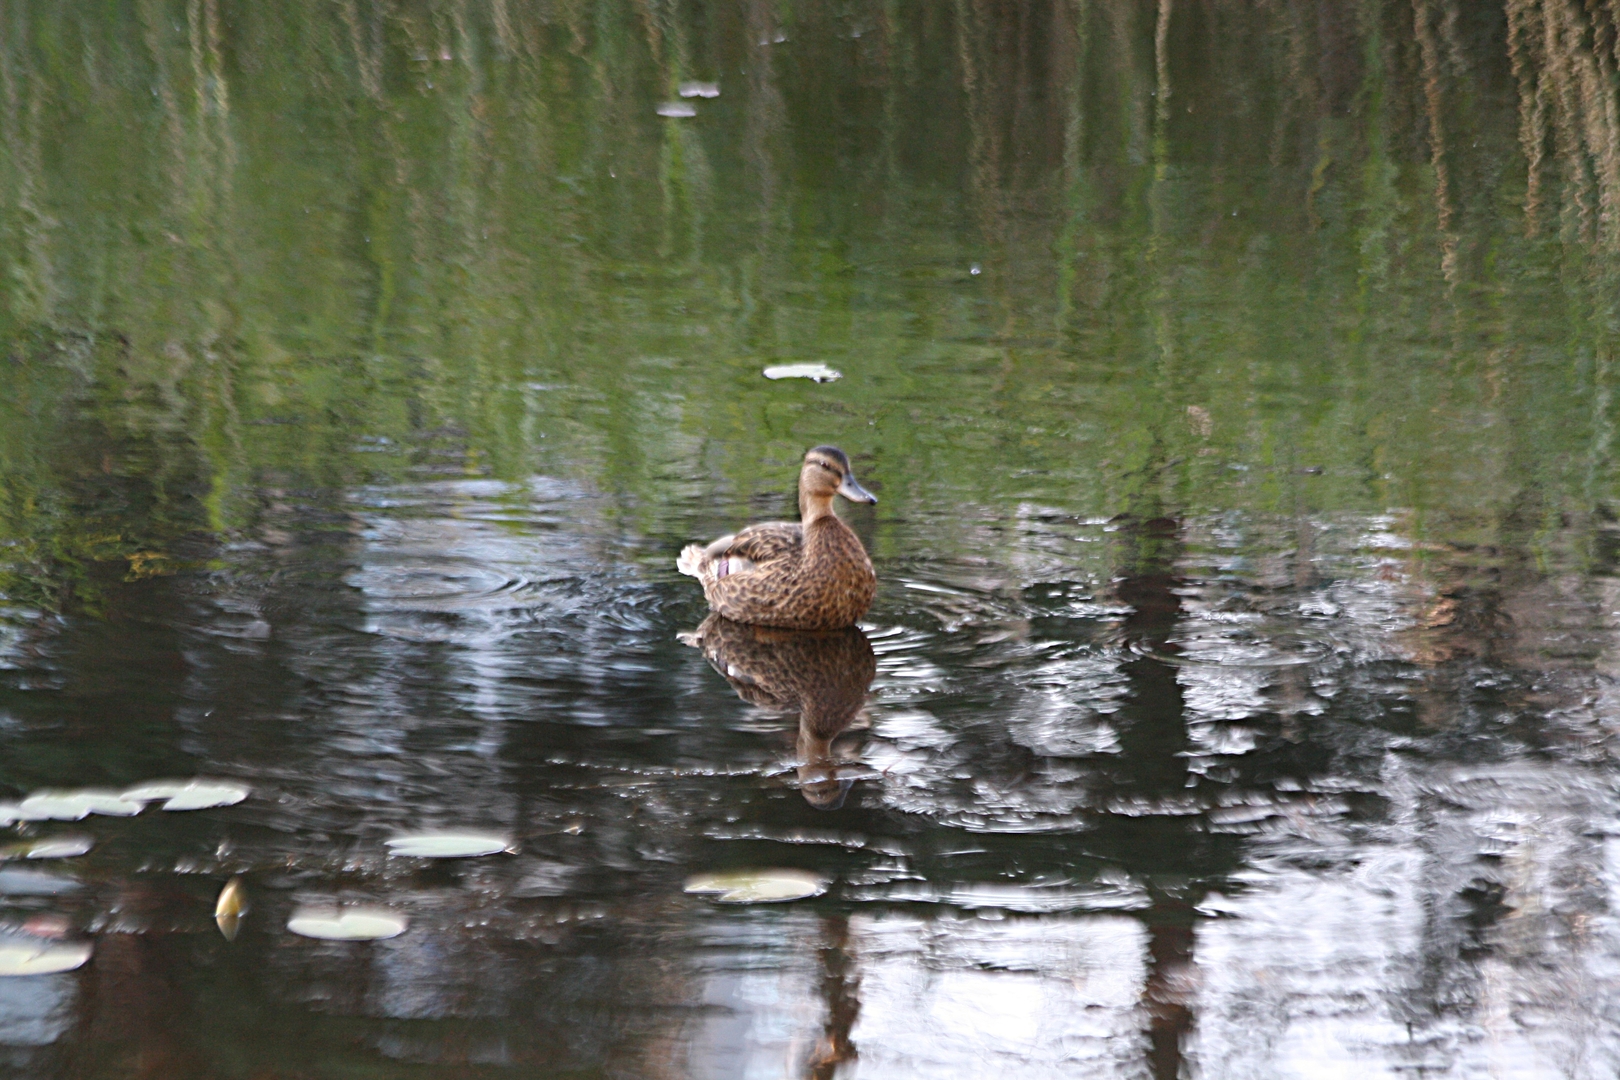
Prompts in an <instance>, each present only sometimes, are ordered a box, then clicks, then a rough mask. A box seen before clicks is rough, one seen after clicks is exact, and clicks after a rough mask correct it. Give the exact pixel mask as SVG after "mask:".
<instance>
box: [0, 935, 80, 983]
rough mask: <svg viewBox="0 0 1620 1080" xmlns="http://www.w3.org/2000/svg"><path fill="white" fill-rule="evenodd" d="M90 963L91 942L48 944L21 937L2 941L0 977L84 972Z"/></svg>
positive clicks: (42, 940)
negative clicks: (79, 969)
mask: <svg viewBox="0 0 1620 1080" xmlns="http://www.w3.org/2000/svg"><path fill="white" fill-rule="evenodd" d="M89 959H90V943H89V942H88V941H69V942H63V941H46V940H44V939H42V938H35V937H25V936H23V935H17V934H8V935H6V936H5V937H3V938H0V976H4V975H54V974H56V973H57V972H59V971H72V970H73V969H75V968H81V967H83V966H84V965H85V963H86V962H87V961H88V960H89Z"/></svg>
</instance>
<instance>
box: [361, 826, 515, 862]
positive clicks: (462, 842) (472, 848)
mask: <svg viewBox="0 0 1620 1080" xmlns="http://www.w3.org/2000/svg"><path fill="white" fill-rule="evenodd" d="M387 844H388V854H390V855H403V856H408V857H410V858H415V859H467V858H472V857H474V856H477V855H497V854H499V853H501V852H503V851H509V850H510V849H511V847H512V841H511V840H510V839H508V838H507V837H504V836H498V835H496V834H495V833H473V832H444V833H414V834H412V835H410V836H396V837H394V838H393V839H392V840H389V841H387Z"/></svg>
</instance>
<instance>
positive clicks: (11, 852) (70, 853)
mask: <svg viewBox="0 0 1620 1080" xmlns="http://www.w3.org/2000/svg"><path fill="white" fill-rule="evenodd" d="M94 846H95V841H93V840H91V839H90V838H89V837H88V836H48V837H46V838H44V839H43V840H25V841H24V842H22V843H20V844H8V845H7V846H5V847H3V848H0V859H71V858H73V857H74V856H76V855H84V854H86V853H88V852H89V850H90V849H91V848H92V847H94Z"/></svg>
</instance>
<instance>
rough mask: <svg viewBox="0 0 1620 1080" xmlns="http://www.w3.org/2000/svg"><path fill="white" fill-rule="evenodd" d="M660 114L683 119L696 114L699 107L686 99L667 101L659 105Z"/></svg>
mask: <svg viewBox="0 0 1620 1080" xmlns="http://www.w3.org/2000/svg"><path fill="white" fill-rule="evenodd" d="M658 115H659V116H667V117H669V118H670V119H672V120H681V119H684V118H686V117H688V116H696V115H697V109H696V108H695V107H694V106H691V105H688V104H687V103H686V102H684V101H666V102H663V103H662V104H660V105H659V106H658Z"/></svg>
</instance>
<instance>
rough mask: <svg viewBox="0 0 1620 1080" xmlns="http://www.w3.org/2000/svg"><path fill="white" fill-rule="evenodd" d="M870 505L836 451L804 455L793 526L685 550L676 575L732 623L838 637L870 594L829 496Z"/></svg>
mask: <svg viewBox="0 0 1620 1080" xmlns="http://www.w3.org/2000/svg"><path fill="white" fill-rule="evenodd" d="M834 495H842V496H843V497H844V498H846V499H848V500H850V501H851V502H864V503H875V502H877V499H876V498H875V497H874V496H873V495H872V494H871V493H870V492H868V491H867V490H866V489H865V488H863V487H861V485H860V484H857V483H856V482H855V473H854V472H853V470H851V469H850V467H849V458H847V457H845V456H844V452H843V451H842V450H840V449H838V448H837V447H836V446H818V447H816V448H815V449H813V450H811V451H810V452H809V453H807V454H805V455H804V467H803V468H802V469H800V470H799V518H800V520H799V521H796V522H794V521H767V522H762V523H761V524H758V525H750V526H748V527H747V528H746V529H743V530H742V531H740V532H736V533H732V534H731V535H730V536H722V537H721V538H720V539H718V540H716V541H714V542H713V543H711V544H709V545H708V546H707V547H705V546H703V545H702V544H689V545H687V548H686V550H685V551H682V552H681V557H680V558H679V559H677V560H676V562H675V566H676V569H678V570H680V572H681V573H683V574H690V575H691V576H692V577H695V578H697V579H698V581H700V582H702V583H703V595H704V597H705V598H707V599H708V601H709V607H710V609H711V610H713V611H716V612H718V613H720V614H721V615H724V616H725V617H726V618H728V619H731V620H733V621H735V622H741V623H751V624H753V625H755V626H780V627H783V628H785V629H789V630H837V629H840V628H841V627H845V626H853V625H854V624H855V620H856V619H859V618H860V617H861V616H862V615H865V614H866V609H867V608H868V607H869V606H870V605H871V603H872V593H873V592H875V591H876V590H877V575H876V574H874V573H873V572H872V560H871V559H869V558H867V557H866V549H865V548H864V547H862V546H861V538H860V537H858V536H856V535H855V532H854V530H853V529H851V528H850V527H849V526H848V525H845V524H844V523H843V522H842V521H840V520H838V515H837V514H835V513H833V496H834Z"/></svg>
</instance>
